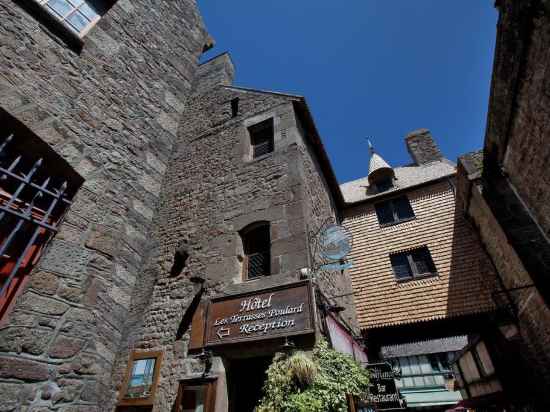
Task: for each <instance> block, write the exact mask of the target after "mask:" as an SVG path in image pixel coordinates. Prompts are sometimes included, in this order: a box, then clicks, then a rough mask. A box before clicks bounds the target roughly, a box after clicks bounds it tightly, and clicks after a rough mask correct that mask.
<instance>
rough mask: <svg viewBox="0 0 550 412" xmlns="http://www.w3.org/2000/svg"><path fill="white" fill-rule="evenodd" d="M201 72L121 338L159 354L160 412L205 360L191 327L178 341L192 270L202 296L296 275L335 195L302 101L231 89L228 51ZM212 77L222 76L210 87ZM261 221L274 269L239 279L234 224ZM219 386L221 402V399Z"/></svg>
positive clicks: (123, 358)
mask: <svg viewBox="0 0 550 412" xmlns="http://www.w3.org/2000/svg"><path fill="white" fill-rule="evenodd" d="M200 72H201V73H203V74H205V76H201V78H202V79H205V81H204V82H201V81H200V79H201V78H199V81H198V83H197V85H196V89H195V90H196V94H195V95H194V96H193V97H192V99H191V103H190V104H189V106H188V108H187V109H186V111H185V113H184V114H183V117H182V120H181V123H180V127H179V134H178V137H179V139H178V143H177V145H176V147H175V149H174V154H173V156H172V158H171V161H170V163H169V165H168V169H167V173H166V178H165V181H164V183H163V189H162V191H161V192H162V196H161V207H160V214H159V217H158V226H156V230H155V234H154V238H155V239H156V240H155V242H157V243H158V245H159V248H158V253H155V254H154V255H152V256H151V257H150V259H149V261H148V264H147V265H146V267H145V269H144V271H143V272H142V274H141V275H140V276H139V277H138V283H137V287H136V290H137V291H142V294H141V295H138V292H136V295H135V298H134V301H133V305H132V318H131V319H132V320H131V323H132V327H131V330H132V332H133V333H131V334H130V335H128V341H127V343H126V344H125V345H123V346H126V347H127V349H128V351H130V350H134V349H140V350H162V351H163V352H164V360H163V365H162V368H161V378H160V379H161V385H160V388H159V393H158V395H157V399H156V401H155V409H154V410H158V411H164V410H170V408H172V405H173V403H174V400H175V397H176V394H177V386H178V381H179V380H181V379H184V378H193V377H197V376H200V375H201V373H202V372H203V370H204V365H203V364H202V362H201V361H199V360H198V359H197V358H195V357H193V356H189V354H188V348H187V343H188V339H189V337H188V333H185V334H184V335H183V336H182V337H181V338H177V331H178V328H179V325H180V323H181V321H182V317H183V316H184V314H185V313H186V311H187V310H188V308H189V305H190V304H191V302H192V300H193V298H194V297H195V295H196V293H197V292H198V290H199V288H200V286H198V285H197V284H194V283H193V282H192V281H191V280H190V277H191V276H201V277H203V278H204V279H205V280H206V283H205V285H206V288H207V290H206V295H207V296H212V295H219V294H234V293H238V292H243V291H253V290H257V289H260V288H262V287H267V286H272V285H282V284H285V283H289V282H293V281H296V280H298V279H299V269H301V268H305V267H308V266H309V262H308V250H307V248H308V240H307V239H308V230H309V229H310V228H311V229H312V230H313V229H315V228H316V226H318V225H320V224H321V223H322V222H323V221H324V220H326V219H327V218H332V219H335V218H336V204H335V201H336V200H335V195H334V193H333V192H331V188H330V185H329V183H328V182H327V177H326V172H323V171H322V170H321V166H320V163H322V161H321V160H319V158H318V153H319V152H318V150H319V149H315V148H314V146H315V144H313V143H312V142H313V140H314V137H313V136H312V134H314V133H315V131H314V130H312V129H311V125H310V126H308V127H305V125H303V124H302V122H304V120H303V119H301V117H302V112H301V109H299V107H303V105H304V102H303V98H300V97H297V96H289V95H283V94H278V93H271V92H261V91H255V90H247V89H241V88H236V87H231V86H227V84H228V83H229V82H230V81H231V74H232V73H233V68H232V64H231V60H230V58H229V56H228V55H221V56H218V57H217V58H215V59H213V60H211V61H209V62H207V63H205V64H204V65H203V66H201V68H200ZM211 79H218V81H219V82H220V83H219V84H218V85H217V86H214V83H212V82H211ZM234 99H239V104H238V107H239V110H238V114H237V115H236V116H234V117H233V116H232V110H231V104H230V103H231V101H232V100H234ZM268 118H273V120H274V142H275V143H274V152H273V153H271V154H268V155H264V156H262V157H260V158H257V159H252V158H251V155H250V137H249V135H248V131H247V128H248V127H249V126H251V125H253V124H256V123H258V122H260V121H263V120H265V119H268ZM306 121H307V120H306ZM317 143H318V142H317ZM258 221H267V222H269V223H270V235H271V259H272V261H271V268H272V273H271V276H267V277H262V278H261V279H258V280H254V281H250V282H245V281H243V278H242V261H243V255H244V253H243V249H242V241H241V239H240V236H239V231H240V230H241V229H242V228H244V227H246V226H247V225H249V224H251V223H254V222H258ZM182 247H184V248H185V249H186V250H187V251H188V252H189V258H188V260H187V264H186V267H185V269H184V270H183V272H182V273H181V274H179V275H177V276H173V275H171V273H170V268H171V266H172V263H173V260H174V254H175V251H176V250H179V249H180V248H182ZM326 279H328V277H327V276H322V278H321V279H320V280H319V283H320V284H321V288H322V290H323V291H324V292H325V293H326V294H327V295H339V294H345V293H346V292H349V282H347V281H346V280H345V279H347V278H346V277H342V276H340V277H337V278H336V279H332V280H331V281H330V282H329V281H327V280H326ZM348 300H349V299H348ZM342 304H346V302H344V301H342ZM347 307H348V311H347V313H346V314H345V315H344V317H347V318H350V319H352V320H353V318H354V316H353V308H352V307H351V306H349V305H348V306H347ZM187 332H188V331H187ZM127 359H128V352H126V351H123V352H121V354H120V356H119V358H118V363H117V371H118V372H117V373H118V374H119V375H118V376H117V377H116V378H115V379H114V380H113V381H114V382H117V383H118V384H120V382H121V381H122V374H123V373H124V371H125V368H126V365H127ZM216 362H217V363H218V364H219V362H220V359H219V358H216ZM222 369H223V366H222ZM220 386H221V385H218V391H220V390H221V391H222V392H219V393H218V402H219V401H220V400H219V398H223V396H224V393H223V390H224V389H220ZM116 389H117V390H119V389H120V386H119V385H118V386H117V387H116Z"/></svg>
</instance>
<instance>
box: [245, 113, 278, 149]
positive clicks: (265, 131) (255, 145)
mask: <svg viewBox="0 0 550 412" xmlns="http://www.w3.org/2000/svg"><path fill="white" fill-rule="evenodd" d="M248 133H249V134H250V144H251V146H252V158H253V159H256V158H258V157H261V156H264V155H266V154H268V153H271V152H273V147H274V129H273V118H271V119H267V120H264V121H263V122H260V123H258V124H255V125H253V126H250V127H249V128H248Z"/></svg>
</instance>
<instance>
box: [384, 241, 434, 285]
mask: <svg viewBox="0 0 550 412" xmlns="http://www.w3.org/2000/svg"><path fill="white" fill-rule="evenodd" d="M390 261H391V265H392V269H393V273H394V275H395V277H396V279H397V280H398V281H402V280H410V279H415V278H422V277H427V276H434V275H436V274H437V272H436V268H435V265H434V263H433V260H432V256H431V254H430V251H429V250H428V248H427V247H426V246H423V247H421V248H418V249H414V250H409V251H407V252H401V253H394V254H390Z"/></svg>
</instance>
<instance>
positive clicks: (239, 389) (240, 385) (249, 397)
mask: <svg viewBox="0 0 550 412" xmlns="http://www.w3.org/2000/svg"><path fill="white" fill-rule="evenodd" d="M272 358H273V357H272V356H266V357H256V358H247V359H232V360H231V365H230V369H229V374H228V383H229V412H253V411H254V408H255V407H256V405H258V402H259V400H260V398H261V397H262V388H263V385H264V382H265V380H266V378H267V368H268V367H269V365H270V364H271V360H272Z"/></svg>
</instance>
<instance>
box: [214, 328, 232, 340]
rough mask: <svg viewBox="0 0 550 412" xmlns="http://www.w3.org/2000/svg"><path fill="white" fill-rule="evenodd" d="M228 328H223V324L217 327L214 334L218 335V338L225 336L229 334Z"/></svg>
mask: <svg viewBox="0 0 550 412" xmlns="http://www.w3.org/2000/svg"><path fill="white" fill-rule="evenodd" d="M229 333H230V332H229V328H224V327H223V326H222V327H221V328H219V329H218V331H217V332H216V335H218V338H220V339H223V338H224V337H226V336H229Z"/></svg>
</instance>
